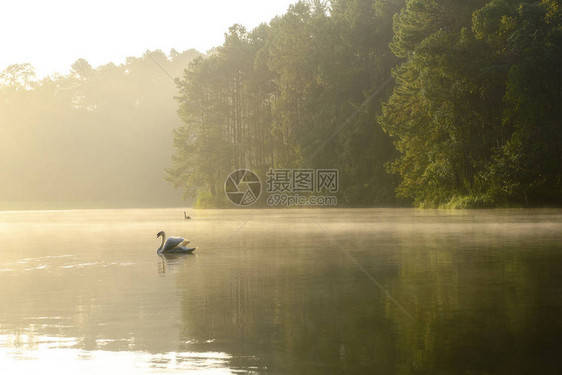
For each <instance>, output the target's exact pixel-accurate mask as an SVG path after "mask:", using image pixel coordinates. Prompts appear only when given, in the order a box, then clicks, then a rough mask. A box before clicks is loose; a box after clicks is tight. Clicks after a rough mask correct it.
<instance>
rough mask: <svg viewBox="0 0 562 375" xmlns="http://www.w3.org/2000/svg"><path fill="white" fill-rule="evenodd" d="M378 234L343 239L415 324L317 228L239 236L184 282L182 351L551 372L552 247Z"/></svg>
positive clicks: (278, 365)
mask: <svg viewBox="0 0 562 375" xmlns="http://www.w3.org/2000/svg"><path fill="white" fill-rule="evenodd" d="M376 236H377V238H375V235H373V237H371V236H369V235H367V236H365V235H364V234H362V235H361V236H359V235H355V234H353V233H351V234H349V235H346V237H345V241H344V242H346V243H349V245H350V247H349V249H350V251H351V252H352V253H353V255H354V256H355V257H356V258H357V259H358V260H359V261H360V262H361V263H362V264H363V265H364V266H365V268H367V269H368V270H369V271H370V272H372V273H373V274H374V275H375V277H376V278H377V280H378V281H379V282H380V283H381V284H382V285H384V286H385V287H386V288H388V290H389V291H390V292H391V293H392V295H393V296H394V297H395V298H396V299H397V300H398V301H400V302H401V303H402V304H403V305H404V307H405V308H406V309H407V310H408V311H409V312H410V313H411V314H412V315H413V316H414V317H415V318H416V320H417V322H416V323H414V322H411V321H409V320H408V319H407V317H405V315H404V314H403V313H402V312H400V311H399V310H398V309H397V308H396V306H394V304H393V303H392V302H391V301H389V300H388V299H387V298H386V297H385V296H384V295H383V294H382V292H381V291H380V290H379V289H377V288H376V287H375V286H374V285H373V284H372V283H371V282H370V281H369V280H368V279H367V278H366V277H365V276H364V275H363V274H362V273H361V272H360V271H359V270H357V269H356V268H355V266H354V265H353V264H351V263H350V262H349V261H348V260H347V259H346V258H345V257H344V256H343V255H342V253H341V252H339V251H338V250H337V249H335V248H332V247H331V245H330V244H329V243H328V242H327V241H325V239H323V238H322V237H321V234H318V233H316V234H314V235H311V232H308V233H305V232H303V233H287V232H283V231H279V232H277V233H275V234H268V236H267V238H262V237H259V236H253V235H251V234H241V235H240V237H239V238H236V239H235V240H233V242H232V246H231V248H230V249H228V250H226V249H225V250H224V253H222V254H220V256H217V258H216V259H214V260H213V261H212V262H211V263H209V264H208V266H206V268H205V269H203V270H202V271H201V273H200V274H199V275H198V276H197V277H196V278H194V279H193V282H192V283H191V285H190V287H188V288H185V289H184V290H183V291H182V311H183V317H182V319H183V329H182V331H181V337H182V338H181V341H182V342H189V344H185V347H183V348H181V350H186V351H193V350H197V351H215V352H226V353H229V354H231V355H232V358H231V360H230V366H231V367H232V368H248V367H250V366H257V367H258V368H261V369H263V370H265V369H267V371H268V372H272V373H296V372H298V373H303V372H304V373H330V372H340V373H407V374H410V373H427V374H434V373H471V372H472V373H504V372H508V373H520V372H528V370H530V369H531V368H532V369H540V370H541V372H542V373H552V369H554V368H555V366H556V365H557V362H556V358H557V357H556V355H555V353H554V352H555V350H556V347H557V346H556V345H555V340H556V338H557V337H559V333H560V332H561V331H560V328H561V327H560V323H557V321H558V320H556V319H555V316H554V314H555V313H556V311H557V310H556V309H554V307H555V306H559V302H557V301H555V300H553V298H554V297H553V296H555V295H556V290H557V289H556V288H557V285H560V281H561V280H560V277H559V276H557V274H555V273H553V272H547V273H544V272H542V273H541V272H540V270H544V268H545V264H544V262H555V263H556V264H558V265H561V264H560V263H561V258H560V256H559V255H557V253H556V252H555V251H550V252H548V254H549V255H548V256H546V257H542V256H541V257H536V256H535V255H534V253H533V252H532V251H531V250H529V251H527V250H525V241H523V242H520V241H515V242H509V241H506V238H505V237H504V235H501V234H495V233H491V234H488V235H486V236H485V237H486V238H482V235H481V234H478V233H468V235H467V234H466V233H465V234H464V235H463V236H462V237H455V235H454V234H444V235H443V234H435V233H433V234H432V233H429V234H423V233H412V234H407V235H401V236H392V235H391V236H388V237H384V236H381V235H376ZM477 237H480V240H478V241H472V240H471V238H477ZM343 238H344V237H342V239H343ZM461 238H462V242H461V240H460V239H461ZM377 239H378V241H377ZM536 240H537V239H536V238H534V239H533V241H535V242H536ZM531 242H532V241H531ZM381 244H382V245H381ZM297 245H298V246H297ZM548 268H549V269H554V268H556V267H554V268H550V267H548ZM558 268H559V266H558ZM184 277H185V276H184ZM179 283H180V284H181V283H182V281H181V280H180V281H179ZM558 290H559V289H558ZM558 311H559V309H558Z"/></svg>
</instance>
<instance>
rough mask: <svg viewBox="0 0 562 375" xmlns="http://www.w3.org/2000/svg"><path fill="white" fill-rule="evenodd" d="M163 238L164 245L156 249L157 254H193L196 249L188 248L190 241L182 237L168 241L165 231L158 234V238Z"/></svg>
mask: <svg viewBox="0 0 562 375" xmlns="http://www.w3.org/2000/svg"><path fill="white" fill-rule="evenodd" d="M160 236H162V243H161V244H160V247H159V248H158V249H156V252H157V253H192V252H193V251H194V250H195V249H196V247H187V245H188V244H189V240H186V239H183V238H181V237H170V238H168V240H166V233H164V231H160V232H158V234H157V235H156V238H158V237H160Z"/></svg>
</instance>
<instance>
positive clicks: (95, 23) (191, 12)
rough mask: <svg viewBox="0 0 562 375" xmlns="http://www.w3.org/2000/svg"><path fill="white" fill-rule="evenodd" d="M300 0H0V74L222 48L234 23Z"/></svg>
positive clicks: (247, 22) (250, 21)
mask: <svg viewBox="0 0 562 375" xmlns="http://www.w3.org/2000/svg"><path fill="white" fill-rule="evenodd" d="M296 1H297V0H197V1H192V0H183V1H181V0H152V1H144V0H49V1H45V0H2V2H0V47H1V51H0V71H2V70H4V69H5V68H6V66H8V65H10V64H15V63H31V64H32V65H33V67H34V68H35V72H36V74H37V76H38V77H44V76H46V75H50V74H53V73H55V72H58V73H60V74H66V73H67V72H68V71H69V69H70V65H72V63H73V62H74V61H76V60H77V59H79V58H84V59H86V60H87V61H88V62H89V63H90V64H91V65H92V66H94V67H97V66H99V65H102V64H106V63H108V62H114V63H116V64H120V63H122V62H124V61H125V58H126V57H128V56H141V55H142V54H143V53H144V52H145V51H146V50H147V49H150V50H154V49H161V50H163V51H164V52H166V53H169V51H170V50H171V49H172V48H175V49H176V50H177V51H183V50H186V49H190V48H195V49H197V50H199V51H200V52H206V51H207V50H209V49H211V48H212V47H215V46H218V45H221V44H222V42H223V39H224V33H225V32H226V31H228V28H229V27H230V26H232V25H233V24H235V23H239V24H242V25H244V26H245V27H246V28H247V29H248V30H251V29H253V28H254V27H256V26H258V25H259V24H260V23H262V22H269V21H270V20H271V19H272V18H273V17H275V16H276V15H281V14H283V13H285V11H286V10H287V8H288V7H289V5H290V4H293V3H295V2H296Z"/></svg>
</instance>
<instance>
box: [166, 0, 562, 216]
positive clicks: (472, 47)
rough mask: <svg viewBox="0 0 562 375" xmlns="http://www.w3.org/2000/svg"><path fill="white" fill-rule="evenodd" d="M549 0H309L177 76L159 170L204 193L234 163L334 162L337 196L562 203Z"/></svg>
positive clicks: (343, 201) (236, 32)
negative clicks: (168, 158)
mask: <svg viewBox="0 0 562 375" xmlns="http://www.w3.org/2000/svg"><path fill="white" fill-rule="evenodd" d="M561 15H562V11H561V8H560V4H559V1H555V0H535V1H522V0H493V1H482V0H468V1H462V2H460V1H453V0H407V1H404V0H385V1H383V0H332V1H329V2H326V1H318V0H317V1H305V2H299V3H296V4H294V5H292V6H291V7H290V8H289V9H288V11H287V12H286V13H285V14H284V15H282V16H279V17H276V18H274V19H273V20H271V21H270V22H269V23H264V24H262V25H260V26H259V27H257V28H255V29H253V30H250V31H248V30H246V29H245V28H244V27H243V26H241V25H234V26H232V27H231V28H230V29H229V30H228V32H227V33H226V34H225V40H224V43H223V45H221V46H219V47H217V48H216V49H215V50H214V51H213V53H211V54H208V55H207V56H201V57H198V58H196V59H195V60H194V61H193V62H191V64H190V65H189V68H188V69H186V71H185V72H184V74H183V77H182V78H181V79H178V80H177V84H178V86H179V94H178V100H179V103H180V110H179V114H180V116H181V118H182V120H183V123H184V124H183V125H182V126H181V127H179V128H178V129H176V130H175V132H174V133H175V134H174V156H173V165H172V166H171V167H170V168H168V169H167V170H166V174H167V179H168V181H170V182H171V183H172V184H173V185H174V186H175V187H177V188H181V189H183V192H184V196H185V197H193V198H195V199H196V205H197V206H199V207H220V206H223V205H224V204H225V203H224V202H225V199H224V192H223V189H224V188H223V186H224V181H225V177H226V176H228V174H229V173H230V172H231V171H233V170H236V169H239V168H248V169H251V170H253V171H255V172H257V173H258V174H259V175H262V176H263V175H265V173H266V172H267V170H269V169H270V168H274V169H275V168H311V169H312V168H334V169H338V170H339V173H340V189H339V192H338V203H339V204H340V205H343V206H367V207H372V206H410V205H413V206H415V207H427V208H430V207H431V208H434V207H443V208H468V207H531V206H558V205H560V204H562V124H561V118H562V117H561V111H562V102H561V100H562V91H561V87H562V86H561V83H562V68H561V67H562V64H561V63H560V62H562V49H561V42H562V24H561Z"/></svg>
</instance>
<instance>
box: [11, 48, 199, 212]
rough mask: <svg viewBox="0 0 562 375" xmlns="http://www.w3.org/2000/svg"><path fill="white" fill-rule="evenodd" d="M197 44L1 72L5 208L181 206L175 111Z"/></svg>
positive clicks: (27, 65) (16, 68)
mask: <svg viewBox="0 0 562 375" xmlns="http://www.w3.org/2000/svg"><path fill="white" fill-rule="evenodd" d="M199 55H200V54H199V53H198V52H197V51H195V50H187V51H184V52H181V53H179V52H176V51H174V50H172V51H171V53H170V54H169V55H166V54H164V53H163V52H161V51H147V53H146V54H145V55H144V56H142V57H129V58H127V60H126V62H125V63H124V64H120V65H115V64H112V63H110V64H106V65H102V66H100V67H98V68H93V67H92V66H91V65H90V64H89V63H88V62H87V61H86V60H84V59H79V60H77V61H76V62H75V63H74V64H73V65H72V68H71V71H70V73H69V74H67V75H52V76H49V77H46V78H43V79H37V78H36V77H35V72H34V70H33V67H32V66H31V65H30V64H14V65H11V66H9V67H7V68H6V69H5V70H4V71H3V72H1V73H0V130H1V134H0V181H1V183H0V209H21V208H76V207H151V206H152V207H154V206H177V205H179V204H181V195H180V194H178V192H175V191H174V190H173V189H172V187H171V186H170V185H169V184H168V183H166V182H165V181H164V180H163V174H162V170H163V169H164V168H165V167H166V166H167V165H169V164H170V158H171V155H172V150H171V147H170V145H171V143H172V138H173V137H172V130H173V129H174V128H177V127H179V126H181V121H180V120H179V118H178V116H177V114H176V110H177V109H176V102H175V101H174V99H173V97H174V95H175V93H176V87H175V86H174V83H173V82H172V81H171V80H170V78H169V77H167V76H166V74H164V73H163V72H162V70H161V69H160V68H159V67H158V65H157V64H155V62H154V61H153V60H156V61H157V62H158V63H159V64H160V65H161V66H162V67H163V68H164V69H165V70H166V71H167V72H168V73H169V74H170V75H173V76H180V75H181V74H182V72H183V70H184V69H185V68H186V67H187V66H188V64H189V62H190V61H191V60H192V59H193V58H195V57H197V56H199Z"/></svg>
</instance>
